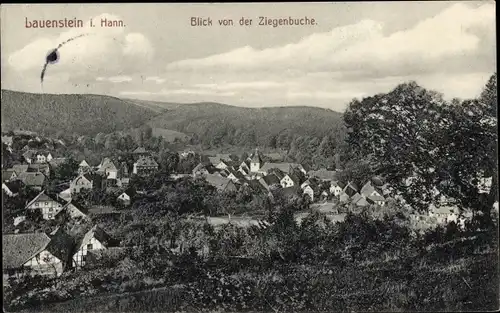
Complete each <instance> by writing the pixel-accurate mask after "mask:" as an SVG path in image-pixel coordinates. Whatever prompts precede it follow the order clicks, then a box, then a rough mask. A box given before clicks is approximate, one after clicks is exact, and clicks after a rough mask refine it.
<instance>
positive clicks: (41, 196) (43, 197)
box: [26, 190, 59, 207]
mask: <svg viewBox="0 0 500 313" xmlns="http://www.w3.org/2000/svg"><path fill="white" fill-rule="evenodd" d="M37 201H56V202H59V201H57V200H56V199H54V198H52V197H51V196H49V195H47V194H46V193H45V190H42V192H40V193H39V194H38V195H37V196H36V197H34V198H33V200H31V201H30V202H29V203H28V204H26V207H29V206H30V205H32V204H33V203H35V202H37Z"/></svg>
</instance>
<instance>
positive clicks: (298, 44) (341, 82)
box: [1, 1, 496, 112]
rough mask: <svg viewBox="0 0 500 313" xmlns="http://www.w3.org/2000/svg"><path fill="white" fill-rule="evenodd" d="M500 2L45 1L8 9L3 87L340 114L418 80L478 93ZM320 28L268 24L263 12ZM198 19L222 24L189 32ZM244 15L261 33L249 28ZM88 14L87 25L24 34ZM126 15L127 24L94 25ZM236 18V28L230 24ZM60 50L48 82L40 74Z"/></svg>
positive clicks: (492, 56) (489, 65)
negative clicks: (39, 23)
mask: <svg viewBox="0 0 500 313" xmlns="http://www.w3.org/2000/svg"><path fill="white" fill-rule="evenodd" d="M495 9H496V8H495V3H494V2H489V1H470V2H466V1H464V2H451V1H442V2H434V1H423V2H417V1H412V2H357V3H348V2H345V3H342V2H336V3H307V4H306V3H253V4H243V3H232V4H228V3H225V4H223V3H218V4H214V3H212V4H208V3H207V4H180V3H178V4H175V3H168V4H87V5H81V4H44V5H41V4H37V5H26V4H24V5H2V6H1V52H2V53H1V74H2V76H1V84H2V89H11V90H17V91H26V92H37V93H38V92H45V93H62V94H69V93H90V94H106V95H111V96H117V97H123V98H135V99H146V100H158V101H166V102H181V103H189V102H202V101H210V102H220V103H226V104H230V105H235V106H245V107H264V106H297V105H300V106H304V105H305V106H317V107H323V108H328V109H332V110H335V111H339V112H342V111H344V110H345V108H346V107H347V105H348V104H349V102H350V101H351V100H352V99H353V98H358V99H359V98H362V97H366V96H371V95H374V94H376V93H380V92H388V91H390V90H392V89H393V88H394V87H395V86H396V85H398V84H400V83H404V82H407V81H411V80H414V81H416V82H417V83H418V84H420V85H421V86H423V87H425V88H429V89H432V90H435V91H438V92H441V93H443V94H444V96H445V98H447V99H451V98H455V97H456V98H471V97H476V96H477V95H479V93H480V92H481V90H482V88H483V87H484V85H485V83H486V81H487V80H488V78H489V77H490V76H491V75H492V74H493V72H494V71H495V69H496V31H495ZM260 16H263V17H267V18H287V17H289V16H290V17H292V18H303V17H308V18H310V19H311V18H314V19H315V21H316V25H303V26H281V27H272V26H259V25H258V23H259V17H260ZM192 17H201V18H208V17H210V18H211V19H212V21H213V25H212V26H206V27H203V26H191V18H192ZM242 17H244V18H247V19H252V25H251V26H240V25H239V23H238V22H239V20H240V19H241V18H242ZM64 18H67V19H74V18H76V19H81V20H83V21H84V22H85V27H84V28H26V21H27V20H28V21H30V22H32V21H34V20H54V19H56V20H59V19H64ZM103 18H106V19H108V20H121V21H123V23H124V27H115V28H106V27H100V25H97V26H95V27H90V25H89V23H90V22H89V21H90V19H92V21H93V23H94V25H95V24H99V22H100V20H101V19H103ZM219 19H233V20H234V23H235V25H234V26H220V25H218V23H217V21H218V20H219ZM79 34H88V35H87V36H84V37H81V38H78V39H75V40H74V41H71V42H68V43H67V44H65V45H64V46H63V47H62V48H60V49H59V55H60V59H59V61H58V62H57V63H55V64H49V65H48V68H47V72H46V74H45V79H44V83H43V86H42V85H41V83H40V72H41V69H42V67H43V65H44V63H45V58H46V56H47V54H48V52H49V51H50V50H51V49H54V48H55V47H57V45H58V44H60V43H61V42H63V41H65V40H66V39H68V38H71V37H74V36H77V35H79Z"/></svg>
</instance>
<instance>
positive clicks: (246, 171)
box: [238, 159, 250, 176]
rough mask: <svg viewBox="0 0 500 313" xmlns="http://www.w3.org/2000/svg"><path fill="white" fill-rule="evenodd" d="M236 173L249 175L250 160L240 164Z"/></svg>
mask: <svg viewBox="0 0 500 313" xmlns="http://www.w3.org/2000/svg"><path fill="white" fill-rule="evenodd" d="M238 171H239V172H241V173H242V174H243V175H245V176H246V175H249V174H250V160H248V159H246V160H244V161H243V162H241V164H240V166H239V168H238Z"/></svg>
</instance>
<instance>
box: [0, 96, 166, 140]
mask: <svg viewBox="0 0 500 313" xmlns="http://www.w3.org/2000/svg"><path fill="white" fill-rule="evenodd" d="M156 114H158V113H157V112H154V111H152V110H150V109H148V108H145V107H141V106H138V105H135V104H133V103H130V102H127V101H123V100H121V99H118V98H115V97H109V96H102V95H90V94H82V95H76V94H75V95H52V94H36V93H25V92H16V91H10V90H3V89H2V131H8V130H15V129H23V130H30V131H36V132H39V133H43V134H47V135H54V134H57V133H71V134H77V135H96V134H97V133H99V132H104V133H110V132H113V131H117V130H123V129H129V128H132V127H138V126H140V125H142V124H144V123H145V122H146V121H148V120H149V119H150V118H152V117H153V116H154V115H156Z"/></svg>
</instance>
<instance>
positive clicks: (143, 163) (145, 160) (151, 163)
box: [135, 157, 158, 166]
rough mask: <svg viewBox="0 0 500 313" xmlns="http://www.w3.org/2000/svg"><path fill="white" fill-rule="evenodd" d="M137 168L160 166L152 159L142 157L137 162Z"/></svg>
mask: <svg viewBox="0 0 500 313" xmlns="http://www.w3.org/2000/svg"><path fill="white" fill-rule="evenodd" d="M135 165H136V166H158V163H156V161H155V160H153V158H151V157H140V158H139V160H137V161H136V162H135Z"/></svg>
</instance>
